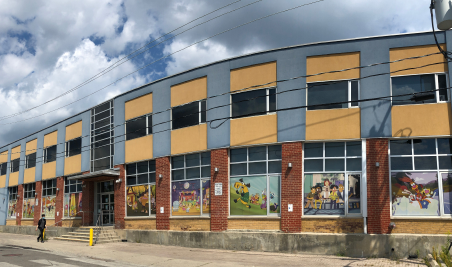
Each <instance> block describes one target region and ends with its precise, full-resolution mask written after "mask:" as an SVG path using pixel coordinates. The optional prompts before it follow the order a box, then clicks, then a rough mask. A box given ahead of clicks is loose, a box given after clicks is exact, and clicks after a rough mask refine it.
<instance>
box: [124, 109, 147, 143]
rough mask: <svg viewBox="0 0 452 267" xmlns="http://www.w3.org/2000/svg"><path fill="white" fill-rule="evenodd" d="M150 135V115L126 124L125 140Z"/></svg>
mask: <svg viewBox="0 0 452 267" xmlns="http://www.w3.org/2000/svg"><path fill="white" fill-rule="evenodd" d="M149 134H152V115H151V114H149V115H146V116H142V117H139V118H135V119H131V120H128V121H127V122H126V140H132V139H135V138H139V137H143V136H146V135H149Z"/></svg>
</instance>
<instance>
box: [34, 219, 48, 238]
mask: <svg viewBox="0 0 452 267" xmlns="http://www.w3.org/2000/svg"><path fill="white" fill-rule="evenodd" d="M46 228H47V226H46V215H45V214H42V218H41V219H40V220H39V222H38V226H36V231H38V229H39V231H40V233H39V236H38V242H39V239H40V238H41V243H44V235H43V233H44V229H46Z"/></svg>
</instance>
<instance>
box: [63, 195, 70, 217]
mask: <svg viewBox="0 0 452 267" xmlns="http://www.w3.org/2000/svg"><path fill="white" fill-rule="evenodd" d="M70 199H71V195H70V194H64V206H63V216H64V217H69V203H70Z"/></svg>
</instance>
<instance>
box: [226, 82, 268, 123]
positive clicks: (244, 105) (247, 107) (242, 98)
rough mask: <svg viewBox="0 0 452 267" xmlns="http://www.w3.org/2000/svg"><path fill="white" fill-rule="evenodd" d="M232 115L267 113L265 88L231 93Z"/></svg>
mask: <svg viewBox="0 0 452 267" xmlns="http://www.w3.org/2000/svg"><path fill="white" fill-rule="evenodd" d="M231 98H232V107H231V109H232V117H233V118H239V117H245V116H256V115H261V114H266V113H267V90H266V89H261V90H253V91H249V92H244V93H238V94H233V95H232V96H231Z"/></svg>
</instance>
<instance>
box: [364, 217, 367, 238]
mask: <svg viewBox="0 0 452 267" xmlns="http://www.w3.org/2000/svg"><path fill="white" fill-rule="evenodd" d="M364 234H365V235H367V217H364Z"/></svg>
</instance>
